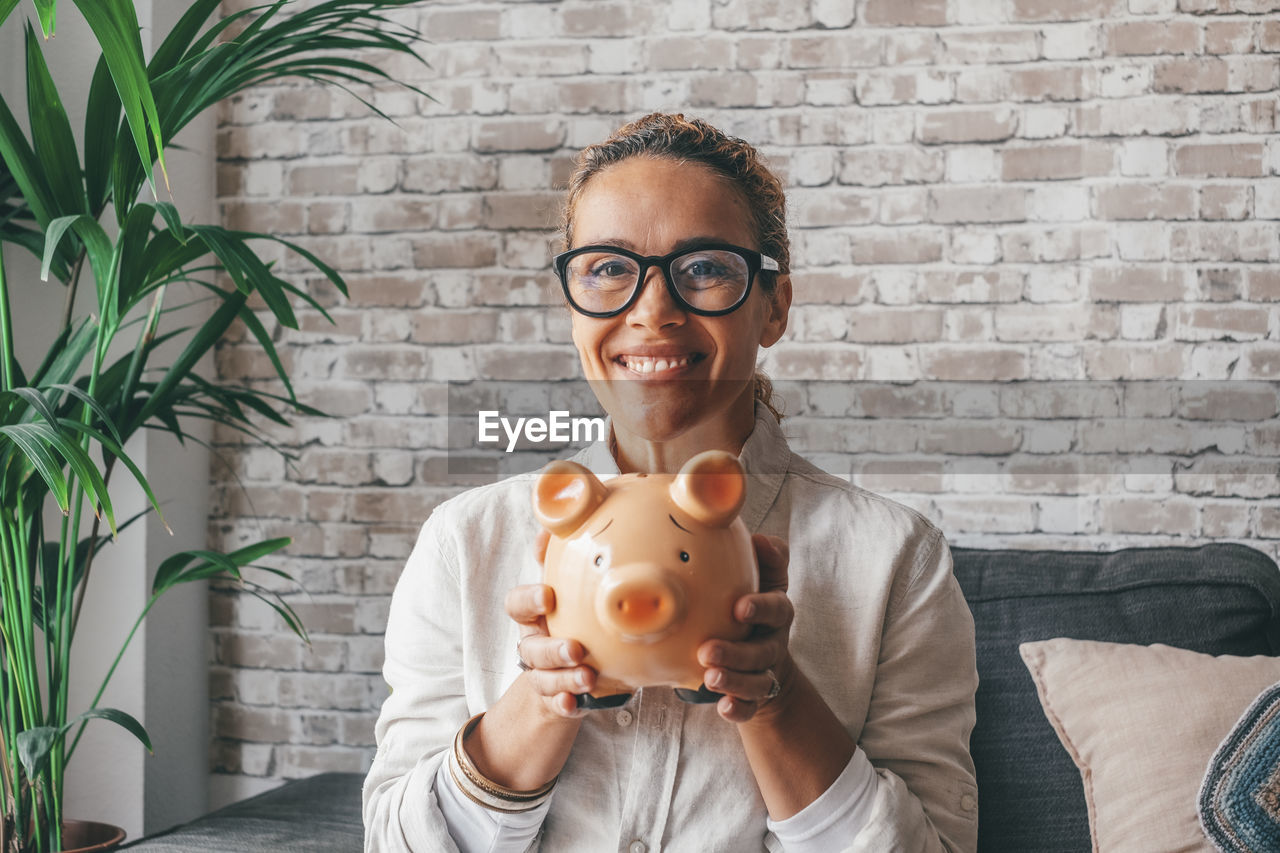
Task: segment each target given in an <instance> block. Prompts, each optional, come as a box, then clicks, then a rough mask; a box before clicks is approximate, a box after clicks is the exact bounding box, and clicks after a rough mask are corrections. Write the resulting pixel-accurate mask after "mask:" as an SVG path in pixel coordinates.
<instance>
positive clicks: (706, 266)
mask: <svg viewBox="0 0 1280 853" xmlns="http://www.w3.org/2000/svg"><path fill="white" fill-rule="evenodd" d="M684 274H685V275H691V276H693V277H694V278H713V277H715V276H720V275H723V274H724V268H723V267H721V266H720V265H719V264H717V263H714V262H712V261H705V260H700V261H693V262H692V263H690V264H688V265H687V266H686V267H685V268H684Z"/></svg>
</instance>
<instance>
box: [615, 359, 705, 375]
mask: <svg viewBox="0 0 1280 853" xmlns="http://www.w3.org/2000/svg"><path fill="white" fill-rule="evenodd" d="M619 361H621V362H622V364H623V365H624V366H625V367H627V368H628V369H630V370H633V371H635V372H636V373H657V372H661V371H664V370H674V369H676V368H678V367H687V366H688V365H689V357H688V356H685V357H684V358H650V357H648V356H640V355H624V356H622V357H621V358H620V359H619Z"/></svg>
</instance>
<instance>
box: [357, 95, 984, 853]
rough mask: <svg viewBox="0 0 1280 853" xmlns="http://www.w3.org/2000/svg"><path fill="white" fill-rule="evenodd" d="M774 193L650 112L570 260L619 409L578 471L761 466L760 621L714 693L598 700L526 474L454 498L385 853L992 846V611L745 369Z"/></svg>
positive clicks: (398, 711) (587, 154)
mask: <svg viewBox="0 0 1280 853" xmlns="http://www.w3.org/2000/svg"><path fill="white" fill-rule="evenodd" d="M784 205H785V202H784V198H783V193H782V188H781V185H780V183H779V182H778V180H777V179H776V178H775V177H774V176H773V175H772V174H771V173H770V172H769V171H768V170H767V169H766V168H765V167H764V166H763V164H761V162H760V161H759V158H758V156H757V153H756V152H755V150H754V149H753V148H751V146H749V145H748V144H746V143H745V142H742V141H741V140H737V139H733V138H730V137H727V136H725V135H724V134H723V133H721V132H720V131H718V130H716V129H715V128H713V127H711V126H709V125H707V124H705V123H703V122H700V121H691V120H686V119H685V118H684V117H683V116H679V115H675V116H671V115H662V114H655V115H650V116H646V117H645V118H642V119H639V120H638V121H635V122H633V123H631V124H629V125H627V126H625V127H623V128H621V129H620V130H619V131H617V132H616V133H615V134H614V135H613V136H612V137H610V138H609V139H608V140H606V141H605V142H603V143H600V144H599V145H595V146H591V147H589V148H588V149H586V150H585V151H584V152H583V153H582V155H581V156H580V157H579V160H578V164H577V168H576V170H575V173H574V175H573V178H572V180H571V183H570V188H569V197H568V204H567V207H566V211H565V218H564V238H565V248H566V249H567V251H566V253H565V254H563V255H561V256H560V257H558V258H557V260H556V269H557V273H558V274H559V276H560V279H561V282H562V284H563V286H564V289H565V295H566V297H567V301H568V302H569V308H570V311H571V314H572V323H573V341H574V345H575V347H576V348H577V350H578V354H579V356H580V358H581V361H582V366H583V371H584V373H585V375H586V377H587V379H588V380H589V381H590V382H591V385H592V388H593V390H594V391H595V393H596V395H597V396H598V398H599V399H600V402H601V404H602V405H603V407H604V409H605V410H606V411H607V412H608V414H609V416H610V436H609V441H608V442H607V443H601V444H597V445H593V446H592V447H590V448H588V449H587V450H585V451H584V452H583V453H581V454H579V456H578V457H577V461H579V462H582V463H583V464H584V465H586V466H587V467H588V468H591V469H592V470H593V471H595V472H596V473H597V474H599V475H607V474H616V473H619V472H623V473H626V472H631V471H650V472H674V471H677V470H678V469H679V468H680V466H681V465H682V464H683V463H684V462H685V461H686V460H687V459H689V458H690V457H692V456H693V455H695V454H696V453H698V452H700V451H703V450H707V449H711V448H719V449H723V450H728V451H730V452H733V453H735V454H738V455H739V457H740V459H741V461H742V462H743V464H744V466H745V467H746V469H747V472H748V474H749V477H750V485H749V488H748V496H747V503H746V505H745V506H744V508H743V512H742V518H743V520H744V521H745V522H746V523H747V525H748V527H749V528H750V529H751V530H753V531H755V532H756V533H757V535H756V536H755V537H754V538H753V542H754V544H755V547H756V551H757V555H758V558H759V562H760V573H761V591H760V592H759V593H757V594H753V595H748V596H744V597H743V598H741V599H740V600H739V601H738V602H737V605H736V609H735V617H736V618H738V619H739V620H740V621H742V622H744V623H746V624H748V625H751V626H752V629H753V630H752V633H751V636H750V638H749V639H748V640H746V641H744V642H740V643H731V642H722V641H708V642H707V643H705V644H704V645H703V646H702V647H701V648H700V649H699V651H698V655H699V662H700V663H701V664H702V665H704V666H705V667H706V671H705V674H704V681H705V683H706V684H707V685H708V686H709V687H710V688H712V689H714V690H715V691H717V692H719V693H722V694H724V695H723V696H722V697H721V698H720V699H719V701H718V702H716V703H715V704H709V705H687V704H684V703H682V702H679V701H677V700H676V699H675V697H674V695H673V693H672V691H671V690H670V689H665V688H651V689H647V690H640V691H638V692H637V693H636V694H635V696H633V697H632V699H631V700H630V701H629V702H628V703H627V704H626V705H625V706H624V707H622V708H621V709H620V710H616V711H614V710H609V711H603V710H596V711H584V710H581V709H580V708H579V707H578V701H577V696H578V695H579V694H583V693H587V692H590V691H591V690H592V688H593V686H594V684H595V676H596V674H595V672H594V671H593V670H592V669H591V668H590V667H587V666H585V665H583V664H582V661H583V659H584V657H585V655H586V650H585V649H584V648H583V646H582V644H581V643H579V642H576V641H574V640H567V641H566V640H562V639H553V638H551V637H549V636H547V634H546V631H545V627H544V626H545V622H544V620H543V618H542V617H543V615H544V614H545V613H546V612H547V611H548V609H549V608H550V606H551V605H552V603H553V602H552V598H551V593H550V590H549V589H548V588H546V587H543V586H541V585H539V584H538V579H539V577H540V572H541V569H540V565H539V562H540V556H539V554H537V553H535V550H540V549H541V548H542V547H545V542H546V540H545V538H542V539H538V535H537V531H538V525H537V523H536V521H535V520H534V518H533V515H532V513H531V511H530V510H529V503H530V489H531V486H532V478H530V477H523V478H513V479H511V480H506V481H503V482H500V483H497V484H494V485H492V486H487V487H483V488H479V489H475V490H472V491H470V492H467V493H465V494H463V495H460V496H459V497H457V498H455V499H453V500H451V501H449V502H447V503H445V504H443V505H441V506H440V507H438V508H437V509H436V510H435V512H434V513H433V514H432V516H431V518H430V519H429V520H428V521H427V522H426V524H425V525H424V527H423V531H422V534H421V536H420V538H419V540H418V544H417V546H416V548H415V549H414V553H413V555H412V556H411V557H410V559H409V563H408V565H407V567H406V569H405V572H404V575H403V576H402V577H401V580H400V582H399V584H398V586H397V588H396V592H395V596H394V598H393V602H392V607H391V614H390V619H389V623H388V626H387V637H386V642H387V660H386V667H385V675H386V679H387V682H388V684H389V685H390V686H391V688H392V691H393V692H392V694H391V696H390V697H389V698H388V699H387V702H386V704H385V705H384V706H383V709H382V714H381V717H380V718H379V721H378V725H377V738H378V753H377V757H376V758H375V760H374V763H373V767H372V769H371V771H370V773H369V777H368V779H367V780H366V783H365V791H364V816H365V827H366V842H365V846H366V850H367V851H408V850H414V851H417V850H453V849H455V848H457V849H461V850H463V851H469V850H516V851H518V850H525V849H527V848H529V847H530V846H531V845H536V843H537V842H538V841H540V842H541V849H544V850H549V851H556V853H559V851H569V850H584V851H598V850H606V849H609V850H630V851H633V853H645V851H648V850H660V849H661V850H673V851H685V850H689V851H695V850H696V851H704V850H724V851H735V853H736V851H749V850H764V849H767V850H771V851H777V850H786V851H788V853H792V851H822V853H827V851H831V850H840V849H854V850H867V851H885V850H907V851H916V850H919V851H933V850H953V851H958V850H972V849H973V848H974V847H975V846H976V839H977V800H976V796H977V790H976V786H975V783H974V772H973V763H972V760H971V759H970V757H969V753H968V742H969V734H970V731H971V730H972V727H973V723H974V704H973V701H974V691H975V689H976V685H977V673H976V670H975V664H974V638H973V622H972V618H971V616H970V614H969V610H968V607H967V605H966V604H965V601H964V599H963V597H962V596H961V593H960V590H959V587H958V586H957V584H956V582H955V580H954V578H953V577H952V574H951V559H950V552H949V550H948V548H947V545H946V542H945V541H944V540H943V538H942V536H941V534H940V533H939V531H938V530H937V529H936V528H934V527H933V526H932V525H930V524H929V523H928V522H927V521H926V520H925V519H923V518H922V517H921V516H919V515H918V514H916V513H914V512H913V511H911V510H909V509H907V508H905V507H902V506H900V505H898V504H895V503H893V502H891V501H889V500H886V499H884V498H880V497H878V496H875V495H872V494H870V493H868V492H865V491H862V490H860V489H857V488H855V487H851V486H850V485H849V484H848V483H846V482H844V481H843V480H840V479H838V478H834V477H831V476H829V475H827V474H825V473H823V472H822V471H820V470H818V469H817V468H815V467H814V466H812V465H810V464H809V463H807V462H805V461H804V460H803V459H801V458H800V457H798V456H796V455H794V454H792V453H791V452H790V450H789V449H788V448H787V444H786V441H785V439H784V438H783V437H782V432H781V428H780V426H779V423H778V420H779V419H778V417H777V416H776V412H775V411H774V410H773V409H772V407H771V406H770V405H769V386H768V382H767V380H765V379H764V378H763V377H762V376H758V375H756V374H755V364H756V358H757V355H758V352H759V348H760V347H768V346H771V345H772V344H774V343H775V342H777V340H778V339H779V338H780V337H781V336H782V334H783V332H784V331H785V329H786V325H787V314H788V310H789V308H790V304H791V282H790V278H789V276H788V275H787V270H788V266H789V256H788V245H787V236H786V228H785V213H784V211H785V206H784ZM535 540H536V541H537V542H538V548H537V549H535V546H534V542H535ZM504 607H505V610H506V613H507V615H508V616H510V620H506V619H503V618H502V616H501V613H500V611H501V610H502V609H503V608H504ZM793 622H794V624H793ZM513 650H514V651H515V654H513ZM517 655H518V657H517ZM477 715H479V716H477Z"/></svg>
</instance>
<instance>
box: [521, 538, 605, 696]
mask: <svg viewBox="0 0 1280 853" xmlns="http://www.w3.org/2000/svg"><path fill="white" fill-rule="evenodd" d="M549 540H550V534H548V533H547V532H546V531H545V530H544V531H542V532H541V533H539V534H538V538H537V540H535V543H534V547H535V549H536V550H537V554H538V562H539V563H541V562H543V560H545V559H546V556H547V542H548V541H549ZM506 608H507V615H508V616H510V617H511V618H512V619H513V620H515V622H516V624H518V625H519V626H520V640H519V642H518V643H517V644H516V653H517V654H518V655H519V656H520V659H521V660H522V661H524V663H525V665H526V666H528V667H529V669H528V671H527V672H525V673H524V675H523V676H522V677H523V678H526V679H528V681H529V683H530V684H531V685H532V687H533V690H534V693H535V694H536V695H537V696H538V697H539V699H541V700H542V704H543V706H544V707H545V709H546V710H548V711H550V712H551V713H552V714H555V715H557V716H560V717H569V718H576V717H581V716H583V715H584V714H585V713H586V712H585V711H583V710H582V709H580V708H579V707H578V700H577V697H576V694H579V693H590V692H591V691H592V690H594V689H595V686H596V671H595V670H594V669H592V668H591V667H589V666H586V665H585V664H583V662H582V661H583V660H584V659H585V658H586V656H587V650H586V649H585V648H583V646H582V643H580V642H578V641H577V640H562V639H556V638H553V637H551V636H550V635H549V634H548V633H547V614H548V613H550V612H551V611H552V610H554V609H555V591H554V590H553V589H552V588H551V587H549V586H547V585H546V584H540V583H536V584H524V585H522V586H517V587H515V588H513V589H512V590H511V591H510V592H509V593H507V601H506Z"/></svg>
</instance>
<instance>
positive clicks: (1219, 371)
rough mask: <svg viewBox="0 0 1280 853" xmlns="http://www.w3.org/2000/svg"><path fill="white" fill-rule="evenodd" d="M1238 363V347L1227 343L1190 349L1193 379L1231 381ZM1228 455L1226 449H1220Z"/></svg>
mask: <svg viewBox="0 0 1280 853" xmlns="http://www.w3.org/2000/svg"><path fill="white" fill-rule="evenodd" d="M1239 361H1240V345H1239V344H1228V343H1216V342H1215V343H1202V344H1196V345H1195V346H1194V347H1192V348H1191V377H1192V378H1193V379H1232V378H1234V377H1233V371H1234V369H1235V366H1236V364H1237V363H1239ZM1222 451H1223V452H1224V453H1228V452H1230V451H1228V450H1227V449H1226V448H1222Z"/></svg>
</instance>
